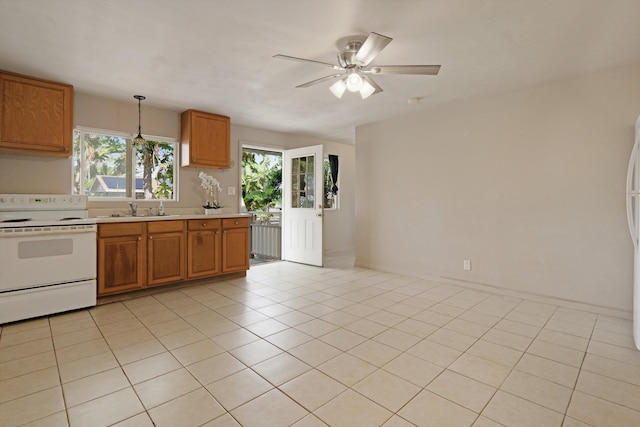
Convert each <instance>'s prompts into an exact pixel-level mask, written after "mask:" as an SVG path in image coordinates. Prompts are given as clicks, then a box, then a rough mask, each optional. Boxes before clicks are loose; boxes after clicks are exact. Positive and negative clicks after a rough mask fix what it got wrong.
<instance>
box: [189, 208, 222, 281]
mask: <svg viewBox="0 0 640 427" xmlns="http://www.w3.org/2000/svg"><path fill="white" fill-rule="evenodd" d="M220 227H221V220H220V219H211V220H209V219H202V220H200V219H192V220H189V221H188V224H187V277H188V278H189V279H195V278H198V277H207V276H215V275H216V274H220V273H221V270H220V261H221V259H220V258H221V256H220Z"/></svg>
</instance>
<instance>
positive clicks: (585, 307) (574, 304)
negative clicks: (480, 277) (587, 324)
mask: <svg viewBox="0 0 640 427" xmlns="http://www.w3.org/2000/svg"><path fill="white" fill-rule="evenodd" d="M354 265H355V266H356V267H361V268H368V269H370V270H377V271H382V272H387V273H394V274H402V275H403V276H409V277H415V278H417V279H423V280H431V281H433V282H438V283H444V284H448V285H456V286H462V287H465V288H470V289H475V290H480V291H486V292H492V293H494V294H498V295H504V296H510V297H514V298H521V299H526V300H530V301H535V302H541V303H544V304H551V305H557V306H560V307H565V308H571V309H574V310H581V311H588V312H590V313H596V314H600V315H603V316H611V317H618V318H621V319H626V320H632V319H633V312H632V311H631V310H622V309H618V308H612V307H606V306H600V305H594V304H589V303H584V302H580V301H574V300H568V299H563V298H558V297H553V296H549V295H543V294H536V293H532V292H526V291H518V290H514V289H509V288H504V287H500V286H495V285H491V284H487V283H479V282H473V281H469V280H463V279H457V278H455V277H447V276H439V275H431V274H426V273H417V272H411V271H410V272H407V270H405V269H398V268H393V267H391V266H387V265H382V264H371V263H366V262H362V261H360V260H358V259H357V258H356V261H355V263H354Z"/></svg>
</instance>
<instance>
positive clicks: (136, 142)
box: [132, 95, 147, 147]
mask: <svg viewBox="0 0 640 427" xmlns="http://www.w3.org/2000/svg"><path fill="white" fill-rule="evenodd" d="M133 97H134V98H135V99H137V100H138V135H136V137H135V138H133V141H132V144H133V146H134V147H140V146H141V145H142V144H144V143H146V142H147V141H146V140H145V139H144V138H143V137H142V133H141V131H142V128H141V126H140V118H141V116H140V101H143V100H145V99H147V98H146V97H144V96H142V95H133Z"/></svg>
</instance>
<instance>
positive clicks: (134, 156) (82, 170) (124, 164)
mask: <svg viewBox="0 0 640 427" xmlns="http://www.w3.org/2000/svg"><path fill="white" fill-rule="evenodd" d="M132 139H133V135H131V134H126V133H122V132H116V131H108V130H99V129H91V128H82V127H77V128H76V129H74V132H73V162H72V167H73V194H86V195H88V196H89V197H90V198H91V199H93V200H101V201H107V200H114V201H115V200H118V201H122V200H133V199H137V200H177V192H176V188H177V186H176V183H177V170H178V168H175V167H174V165H175V164H176V162H177V160H178V159H177V152H178V150H177V147H178V143H177V141H176V140H175V139H172V138H164V137H152V136H145V139H146V142H145V144H144V145H143V146H141V147H134V146H133V145H132Z"/></svg>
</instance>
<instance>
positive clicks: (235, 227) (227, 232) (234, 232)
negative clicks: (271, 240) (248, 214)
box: [222, 218, 251, 273]
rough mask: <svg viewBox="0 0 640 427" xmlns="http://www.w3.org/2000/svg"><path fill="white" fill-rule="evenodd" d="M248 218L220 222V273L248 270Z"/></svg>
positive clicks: (249, 249) (226, 219) (228, 219)
mask: <svg viewBox="0 0 640 427" xmlns="http://www.w3.org/2000/svg"><path fill="white" fill-rule="evenodd" d="M249 239H250V236H249V218H225V219H223V220H222V272H223V273H232V272H235V271H244V270H248V269H249V252H250V251H251V247H250V240H249Z"/></svg>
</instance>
